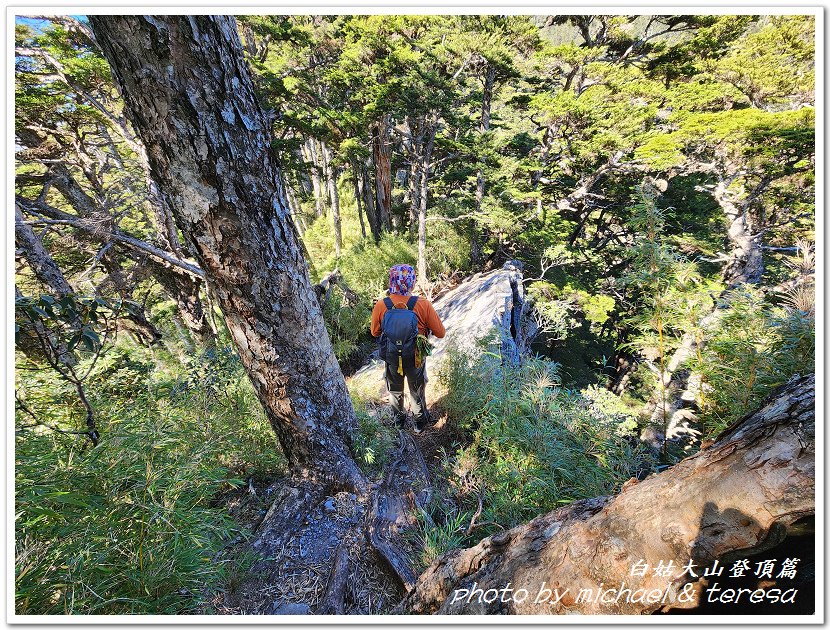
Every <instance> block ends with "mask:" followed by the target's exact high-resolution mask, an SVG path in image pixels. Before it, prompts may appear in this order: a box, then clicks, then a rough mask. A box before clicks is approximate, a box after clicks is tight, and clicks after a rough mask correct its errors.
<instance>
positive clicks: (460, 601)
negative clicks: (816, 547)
mask: <svg viewBox="0 0 830 630" xmlns="http://www.w3.org/2000/svg"><path fill="white" fill-rule="evenodd" d="M814 512H815V376H814V375H810V376H807V377H802V378H798V379H795V380H793V381H792V382H790V383H789V384H787V385H786V386H785V387H783V388H782V389H780V390H779V391H778V392H776V393H775V394H773V395H772V396H771V397H770V398H769V399H767V401H766V403H765V404H764V405H762V406H761V408H760V409H759V410H758V411H756V412H754V413H752V414H749V415H748V416H746V417H745V418H743V419H741V420H740V421H738V422H736V423H735V424H734V425H733V426H731V427H729V428H728V429H727V430H726V431H724V432H723V433H722V434H721V435H720V436H719V437H718V439H717V440H716V441H715V442H714V443H713V444H712V445H711V446H709V447H708V448H706V449H704V450H702V451H700V452H699V453H698V454H697V455H695V456H693V457H690V458H688V459H686V460H684V461H682V462H680V463H679V464H677V465H675V466H674V467H673V468H671V469H669V470H667V471H665V472H663V473H660V474H657V475H653V476H651V477H649V478H647V479H646V480H644V481H642V482H640V483H637V482H636V481H634V480H632V481H629V482H628V483H627V484H625V486H623V491H622V492H621V494H619V495H617V496H615V497H599V498H596V499H589V500H584V501H578V502H575V503H573V504H571V505H569V506H567V507H565V508H561V509H559V510H556V511H554V512H551V513H549V514H546V515H543V516H540V517H537V518H535V519H534V520H532V521H531V522H530V523H527V524H525V525H520V526H518V527H515V528H513V529H511V530H508V531H505V532H501V533H499V534H496V535H495V536H492V537H490V538H486V539H484V540H483V541H481V542H480V543H479V544H478V545H476V546H475V547H472V548H470V549H462V550H457V551H453V552H450V553H448V554H445V555H444V556H442V557H441V558H439V559H438V560H436V561H435V562H434V563H433V564H432V565H431V566H430V567H429V568H428V569H427V570H426V571H425V572H424V573H423V574H422V575H421V577H420V578H419V579H418V581H417V583H416V585H415V588H414V589H413V590H412V592H410V593H409V595H408V596H407V597H406V598H405V599H404V601H403V602H402V603H401V605H400V607H399V609H400V612H407V613H441V614H459V613H462V614H463V613H470V614H472V613H477V614H485V613H497V612H507V613H513V614H567V613H571V614H573V613H581V614H644V613H649V612H653V611H655V610H657V609H658V608H660V607H661V606H664V605H671V606H674V607H693V606H694V605H695V604H696V601H697V599H698V597H699V593H700V587H701V586H703V583H702V582H698V583H697V584H694V585H692V586H691V587H690V589H689V590H690V591H691V593H692V599H691V601H689V602H686V603H682V601H681V600H679V599H678V594H679V593H681V592H682V591H683V585H684V584H685V583H686V582H689V581H693V579H692V578H691V577H690V576H689V575H688V574H687V575H680V574H681V573H682V571H683V567H685V566H686V565H687V563H688V562H692V563H693V567H692V570H693V571H695V572H696V574H697V575H698V576H699V575H700V573H702V570H703V568H704V567H707V566H710V565H711V564H712V562H713V561H714V560H715V559H720V560H721V562H725V561H728V560H729V559H731V558H736V557H745V556H748V555H751V554H752V553H754V552H760V551H762V550H763V549H766V548H769V547H771V546H774V545H775V544H777V543H779V542H780V541H781V540H782V538H783V537H784V535H785V534H786V528H787V526H788V525H790V524H791V523H793V522H795V521H796V520H798V519H799V518H801V517H803V516H807V515H810V514H813V513H814ZM638 560H642V561H644V562H645V563H647V564H648V565H649V567H654V566H656V565H657V564H658V562H660V561H663V562H664V563H666V564H667V563H668V562H669V561H673V562H674V565H673V566H674V567H676V569H675V570H672V571H669V572H668V573H667V574H666V575H655V572H654V571H652V570H649V571H647V572H646V573H645V575H643V576H639V575H634V576H632V575H631V568H632V565H634V564H635V563H636V562H637V561H638ZM695 567H696V568H695ZM508 582H509V583H510V587H511V588H512V589H513V590H514V592H515V591H517V590H518V589H521V588H524V589H527V591H529V592H530V593H532V595H531V596H530V597H528V598H527V599H525V600H524V601H523V602H521V603H518V602H516V601H515V599H510V598H508V602H507V603H502V602H501V601H500V599H501V598H495V600H493V599H492V598H488V599H491V603H486V602H484V601H483V599H482V601H481V603H479V601H478V599H477V598H476V597H475V596H473V597H472V598H471V600H470V601H468V598H467V597H466V596H464V597H459V596H458V595H461V594H463V591H458V592H456V589H471V588H473V585H474V584H475V588H479V589H482V590H483V591H487V590H488V589H492V588H497V589H502V588H503V587H505V586H506V585H507V584H508ZM623 582H624V583H625V586H627V587H628V588H630V589H631V590H632V592H633V591H635V590H636V589H646V591H650V590H652V589H659V590H661V591H663V592H667V593H668V595H667V596H666V601H665V602H663V601H657V602H654V603H648V602H636V601H635V602H632V603H627V602H626V601H625V598H623V599H622V600H621V601H619V602H617V601H613V597H612V598H609V599H611V600H612V601H610V602H605V603H603V602H602V601H601V600H600V601H596V600H594V599H591V600H590V601H578V594H579V592H580V590H581V589H593V593H596V592H597V591H598V589H599V588H600V587H603V588H606V589H607V588H611V587H614V588H619V586H620V584H621V583H623ZM543 583H544V584H545V587H546V588H549V589H555V588H558V589H559V592H560V593H561V592H563V591H564V589H568V591H567V592H566V593H565V594H564V596H563V597H562V598H561V599H559V600H558V601H553V598H552V599H550V600H548V601H546V602H543V603H538V604H536V603H534V601H535V599H534V598H535V597H536V596H537V594H538V593H539V590H540V588H541V587H542V585H543ZM602 585H604V586H602ZM454 600H455V601H454Z"/></svg>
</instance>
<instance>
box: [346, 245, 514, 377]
mask: <svg viewBox="0 0 830 630" xmlns="http://www.w3.org/2000/svg"><path fill="white" fill-rule="evenodd" d="M524 302H525V295H524V287H523V285H522V264H521V262H519V261H508V262H507V263H505V265H504V267H502V268H501V269H496V270H494V271H490V272H488V273H477V274H475V275H473V276H471V277H469V278H467V279H466V280H464V282H462V283H461V284H460V285H458V286H457V287H456V288H455V289H453V290H452V291H449V292H448V293H446V294H445V295H442V296H441V297H440V298H438V299H437V300H436V301H435V303H434V306H435V310H436V311H437V313H438V315H439V316H440V317H441V321H442V322H443V323H444V326H445V327H446V329H447V335H446V337H444V338H443V339H435V338H434V337H433V338H431V341H432V342H433V350H432V354H431V355H430V357H429V358H428V359H427V381H428V382H429V381H432V380H433V379H434V377H435V375H436V374H437V373H438V368H439V366H440V365H441V363H442V362H443V360H444V358H445V356H446V351H447V349H448V348H449V347H451V346H457V347H458V348H459V349H461V350H468V351H469V350H473V349H474V348H475V346H476V343H477V342H478V340H479V339H481V338H482V337H484V336H486V335H487V334H488V333H490V331H492V330H494V329H495V331H496V334H497V338H500V339H501V354H502V356H503V357H504V358H505V359H506V360H516V359H518V356H519V354H520V353H521V352H522V351H523V349H524V345H525V339H524V338H523V330H522V317H521V315H522V310H523V308H524ZM351 378H352V379H363V378H366V379H367V380H368V381H372V380H377V382H378V383H381V382H382V381H383V364H382V363H381V362H380V361H377V360H372V361H370V362H369V363H368V364H367V365H365V366H363V367H362V368H360V369H359V370H358V371H357V372H355V374H354V375H353V376H352V377H351ZM427 387H428V388H429V387H430V386H429V385H428V386H427ZM385 390H386V388H385V386H384V387H383V391H384V392H385Z"/></svg>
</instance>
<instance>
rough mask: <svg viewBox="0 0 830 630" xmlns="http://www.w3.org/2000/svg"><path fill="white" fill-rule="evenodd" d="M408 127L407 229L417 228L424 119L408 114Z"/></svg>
mask: <svg viewBox="0 0 830 630" xmlns="http://www.w3.org/2000/svg"><path fill="white" fill-rule="evenodd" d="M407 127H409V135H410V139H409V231H410V234H416V233H417V230H418V213H419V212H420V208H421V152H422V151H423V144H424V119H423V116H420V117H418V118H415V117H412V116H408V117H407Z"/></svg>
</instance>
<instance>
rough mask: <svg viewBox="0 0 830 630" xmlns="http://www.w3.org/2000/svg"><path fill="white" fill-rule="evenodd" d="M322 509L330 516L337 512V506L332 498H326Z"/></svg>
mask: <svg viewBox="0 0 830 630" xmlns="http://www.w3.org/2000/svg"><path fill="white" fill-rule="evenodd" d="M323 509H324V510H325V511H326V514H331V513H332V512H336V511H337V505H336V503H335V501H334V497H328V498H327V499H326V502H325V503H323Z"/></svg>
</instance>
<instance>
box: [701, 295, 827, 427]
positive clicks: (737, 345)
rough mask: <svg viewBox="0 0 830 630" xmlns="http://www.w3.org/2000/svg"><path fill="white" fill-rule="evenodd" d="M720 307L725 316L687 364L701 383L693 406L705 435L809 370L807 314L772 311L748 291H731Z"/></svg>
mask: <svg viewBox="0 0 830 630" xmlns="http://www.w3.org/2000/svg"><path fill="white" fill-rule="evenodd" d="M726 302H727V304H728V310H727V311H726V312H725V314H724V315H723V317H722V318H721V319H720V320H719V321H718V324H717V326H716V327H715V328H714V330H712V331H709V332H707V333H706V335H705V337H704V340H705V345H704V346H703V350H702V351H701V352H700V353H699V354H697V355H696V356H694V357H693V358H692V359H691V361H690V363H689V365H690V367H691V368H692V369H693V370H694V371H695V372H696V373H698V374H700V375H701V378H702V385H701V388H700V391H699V394H698V396H699V400H698V404H699V406H700V408H701V412H702V415H701V420H702V422H703V424H704V427H705V428H706V431H707V433H708V434H709V435H715V434H717V433H718V432H720V431H721V430H723V429H724V428H726V427H727V426H729V425H730V424H731V423H732V422H734V421H736V420H738V419H739V418H741V417H742V416H743V415H744V414H746V413H748V412H750V411H752V410H753V409H755V408H757V407H758V405H759V404H760V403H761V401H762V400H763V399H764V398H765V397H766V396H767V395H768V394H770V393H771V392H772V391H773V390H774V389H775V388H776V387H778V386H780V385H782V384H784V383H786V382H787V381H788V380H789V379H790V378H791V377H792V376H793V375H795V374H801V375H803V374H809V373H811V372H813V371H814V370H815V319H814V315H813V314H812V313H811V312H809V311H807V310H800V309H798V308H794V307H792V306H774V305H772V304H770V303H769V302H768V301H766V300H765V299H764V296H763V293H762V292H761V291H759V290H758V289H755V288H751V287H743V288H742V289H740V290H735V291H732V292H731V293H730V295H729V296H728V298H727V300H726Z"/></svg>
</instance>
